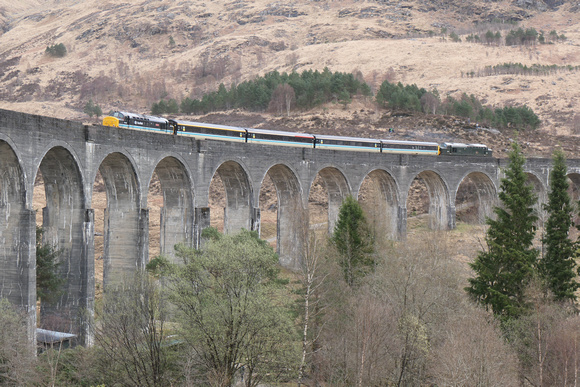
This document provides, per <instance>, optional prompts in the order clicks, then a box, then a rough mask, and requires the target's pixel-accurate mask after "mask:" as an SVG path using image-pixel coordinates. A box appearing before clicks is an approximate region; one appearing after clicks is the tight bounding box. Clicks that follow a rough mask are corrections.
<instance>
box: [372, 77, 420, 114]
mask: <svg viewBox="0 0 580 387" xmlns="http://www.w3.org/2000/svg"><path fill="white" fill-rule="evenodd" d="M425 93H427V90H425V89H423V88H421V89H419V88H418V87H417V85H403V84H402V83H401V82H399V83H398V84H396V85H395V84H394V83H390V82H389V81H384V82H383V83H382V84H381V87H380V88H379V91H377V95H376V100H377V103H378V104H379V105H382V106H388V107H389V108H391V109H396V108H399V109H407V110H413V111H417V112H418V111H421V97H422V96H423V95H424V94H425Z"/></svg>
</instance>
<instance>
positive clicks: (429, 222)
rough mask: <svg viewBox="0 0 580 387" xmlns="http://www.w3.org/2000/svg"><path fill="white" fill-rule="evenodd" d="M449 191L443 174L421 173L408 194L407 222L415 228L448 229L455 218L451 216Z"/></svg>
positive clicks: (411, 228) (411, 230)
mask: <svg viewBox="0 0 580 387" xmlns="http://www.w3.org/2000/svg"><path fill="white" fill-rule="evenodd" d="M448 205H449V192H448V190H447V186H446V185H445V183H444V182H443V179H442V178H441V176H439V175H438V174H437V173H436V172H433V171H423V172H421V173H419V174H418V175H417V176H416V177H415V179H414V180H413V182H412V184H411V186H410V187H409V190H408V194H407V216H408V217H407V224H408V230H409V232H410V233H413V232H414V231H413V230H414V229H421V228H428V229H430V230H447V229H450V228H453V227H454V225H455V219H450V218H449V208H448Z"/></svg>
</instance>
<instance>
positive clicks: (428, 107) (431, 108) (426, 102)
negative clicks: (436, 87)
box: [421, 93, 439, 114]
mask: <svg viewBox="0 0 580 387" xmlns="http://www.w3.org/2000/svg"><path fill="white" fill-rule="evenodd" d="M438 107H439V98H437V97H436V96H435V95H433V94H432V93H425V94H423V96H422V97H421V108H422V109H423V112H424V113H431V114H435V113H436V112H437V108H438Z"/></svg>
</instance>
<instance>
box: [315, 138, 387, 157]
mask: <svg viewBox="0 0 580 387" xmlns="http://www.w3.org/2000/svg"><path fill="white" fill-rule="evenodd" d="M314 147H315V148H317V149H336V150H350V151H357V152H377V153H379V152H380V151H381V141H380V140H376V139H372V138H360V137H339V136H323V135H318V134H317V135H316V141H315V145H314Z"/></svg>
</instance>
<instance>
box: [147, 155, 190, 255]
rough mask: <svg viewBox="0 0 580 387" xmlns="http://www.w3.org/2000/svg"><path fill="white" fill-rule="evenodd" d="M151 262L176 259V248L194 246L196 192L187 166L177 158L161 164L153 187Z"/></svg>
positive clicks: (151, 195)
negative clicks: (155, 259) (176, 246)
mask: <svg viewBox="0 0 580 387" xmlns="http://www.w3.org/2000/svg"><path fill="white" fill-rule="evenodd" d="M147 202H148V208H149V225H150V229H149V243H150V245H149V249H150V251H149V259H151V258H153V257H155V256H157V255H159V254H162V255H165V256H168V257H171V258H175V254H174V251H175V249H174V247H175V245H177V244H179V243H182V244H184V245H186V246H189V247H192V246H193V193H192V189H191V182H190V179H189V177H188V174H187V171H186V169H185V166H184V165H183V164H182V163H181V162H180V161H179V160H177V159H175V158H173V157H166V158H164V159H163V160H161V162H160V163H159V164H158V165H157V167H156V168H155V171H154V173H153V177H152V179H151V182H150V184H149V194H148V197H147Z"/></svg>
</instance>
